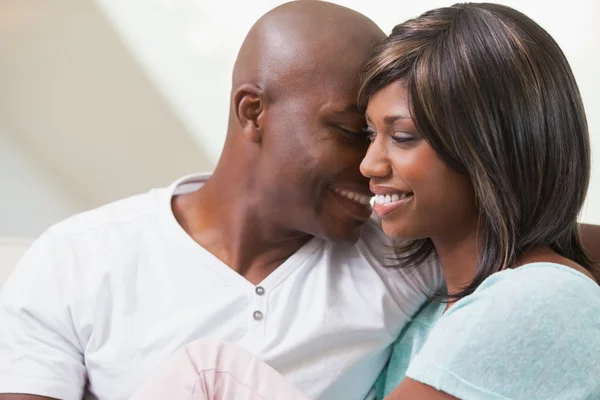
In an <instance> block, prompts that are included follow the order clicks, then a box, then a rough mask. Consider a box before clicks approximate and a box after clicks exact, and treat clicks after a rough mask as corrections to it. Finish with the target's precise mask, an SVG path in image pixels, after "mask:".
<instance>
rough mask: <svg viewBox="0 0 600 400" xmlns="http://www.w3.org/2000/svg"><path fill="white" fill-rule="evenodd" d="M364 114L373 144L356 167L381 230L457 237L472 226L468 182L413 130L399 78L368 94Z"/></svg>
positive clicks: (473, 204) (475, 213) (417, 236)
mask: <svg viewBox="0 0 600 400" xmlns="http://www.w3.org/2000/svg"><path fill="white" fill-rule="evenodd" d="M441 101H443V100H441ZM366 114H367V125H368V130H369V131H370V134H371V145H370V147H369V150H368V152H367V155H366V156H365V158H364V160H363V161H362V163H361V166H360V170H361V172H362V174H363V175H365V176H366V177H368V178H370V179H371V182H370V186H371V191H372V192H373V193H374V194H375V203H374V207H373V208H374V211H375V213H376V214H377V215H378V216H379V217H380V218H381V219H382V223H383V230H384V231H385V233H386V234H387V235H388V236H390V237H393V238H398V239H423V238H432V239H434V240H435V239H436V238H438V237H440V238H441V237H445V238H447V239H452V238H456V239H458V240H459V239H460V238H459V236H461V235H462V234H469V233H471V232H472V230H473V229H476V227H477V220H478V211H477V207H476V201H475V195H474V191H473V187H472V185H471V182H470V180H469V179H468V178H467V177H466V176H465V175H463V174H460V173H458V172H456V171H455V170H454V169H452V168H450V167H449V166H448V165H447V164H446V163H445V162H444V161H443V160H442V158H441V157H440V156H438V154H437V153H436V152H435V151H434V150H433V148H432V147H431V146H430V145H429V143H428V142H427V141H426V140H425V139H424V138H423V137H422V136H421V135H420V134H419V132H418V131H417V130H416V128H415V126H414V123H413V121H412V118H411V114H410V104H409V97H408V93H407V90H406V88H405V86H404V84H403V82H402V81H398V82H395V83H392V84H390V85H388V86H386V87H385V88H383V89H381V90H380V91H378V92H376V93H375V94H374V95H373V96H371V98H370V99H369V104H368V107H367V112H366ZM465 230H466V232H465ZM447 239H446V240H447Z"/></svg>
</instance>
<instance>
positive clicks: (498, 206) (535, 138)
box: [359, 3, 592, 298]
mask: <svg viewBox="0 0 600 400" xmlns="http://www.w3.org/2000/svg"><path fill="white" fill-rule="evenodd" d="M396 81H402V82H403V83H404V84H405V85H406V88H407V92H408V95H409V99H410V103H411V113H412V118H413V120H414V123H415V126H416V128H417V129H418V131H419V132H420V133H421V135H422V136H423V137H424V138H425V140H427V142H428V143H429V144H430V145H431V146H432V148H433V149H435V151H436V152H437V153H438V154H439V155H440V156H441V157H442V158H443V159H444V160H445V161H446V162H447V164H448V165H449V166H450V167H451V168H454V169H455V170H457V171H459V172H461V173H464V174H465V175H466V176H468V178H469V179H470V180H471V182H472V184H473V187H474V190H475V196H476V201H477V204H478V206H479V212H480V218H481V222H482V223H481V228H480V233H481V240H482V241H481V242H480V246H479V247H480V249H481V251H480V254H479V260H478V265H477V267H478V268H477V274H476V276H475V278H474V280H473V281H472V282H471V283H470V284H469V285H467V286H466V287H464V290H462V291H461V292H460V293H457V294H455V295H453V296H452V297H453V298H461V297H464V296H466V295H468V294H470V293H472V292H473V291H474V290H475V289H476V288H477V287H478V286H479V285H480V284H481V283H482V282H483V281H484V280H485V279H486V278H487V277H489V276H490V275H491V274H493V273H495V272H498V271H501V270H503V269H506V268H510V267H512V266H514V265H515V262H516V261H517V260H518V258H519V257H520V256H521V255H522V254H523V253H525V252H526V251H528V250H530V249H532V248H534V247H537V246H543V245H548V246H550V247H551V248H552V249H553V250H554V251H556V252H557V253H559V254H560V255H562V256H564V257H567V258H569V259H571V260H573V261H575V262H577V263H579V264H580V265H582V266H583V267H584V268H586V269H591V268H592V264H591V261H590V259H589V258H588V256H587V255H586V253H585V252H584V250H583V247H582V245H581V241H580V238H579V232H578V227H577V216H578V214H579V212H580V209H581V207H582V205H583V202H584V200H585V196H586V192H587V187H588V182H589V177H590V148H589V137H588V128H587V123H586V118H585V112H584V108H583V104H582V102H581V97H580V94H579V89H578V87H577V84H576V82H575V78H574V77H573V73H572V71H571V68H570V67H569V64H568V62H567V60H566V58H565V55H564V54H563V52H562V51H561V49H560V48H559V46H558V45H557V43H556V42H555V41H554V40H553V39H552V37H551V36H550V35H549V34H548V33H547V32H546V31H545V30H544V29H542V28H541V27H540V26H539V25H538V24H536V23H535V22H534V21H533V20H531V19H530V18H528V17H527V16H525V15H523V14H521V13H520V12H518V11H516V10H514V9H511V8H509V7H506V6H501V5H497V4H489V3H464V4H456V5H454V6H452V7H446V8H439V9H435V10H431V11H428V12H426V13H424V14H422V15H421V16H419V17H417V18H415V19H411V20H409V21H406V22H405V23H403V24H400V25H398V26H396V27H395V28H394V30H393V31H392V34H391V35H390V36H389V37H388V38H387V39H385V40H384V41H383V43H381V44H380V45H379V46H377V47H376V49H375V50H374V53H373V54H372V56H371V58H370V59H369V61H368V62H367V63H366V65H365V67H364V70H363V74H362V82H361V88H360V94H359V102H360V104H362V105H363V106H364V105H365V104H366V102H367V101H368V98H369V97H370V96H371V95H373V94H374V93H376V92H377V91H379V90H380V89H382V88H384V87H385V86H387V85H389V84H390V83H393V82H396ZM399 250H400V251H399V252H398V253H399V257H400V261H401V265H404V266H406V265H408V266H416V265H417V264H418V263H419V262H421V261H423V260H425V259H427V258H428V257H429V256H432V255H434V254H435V249H434V247H433V243H432V241H431V240H430V239H421V240H415V241H412V242H409V243H408V244H406V245H405V246H403V247H402V248H400V249H399Z"/></svg>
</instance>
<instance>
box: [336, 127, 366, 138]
mask: <svg viewBox="0 0 600 400" xmlns="http://www.w3.org/2000/svg"><path fill="white" fill-rule="evenodd" d="M338 129H339V130H340V132H342V133H343V134H344V136H347V137H349V138H351V139H356V140H369V134H368V132H367V131H366V130H365V129H361V130H360V131H359V132H354V131H351V130H348V129H345V128H342V127H341V126H340V127H338Z"/></svg>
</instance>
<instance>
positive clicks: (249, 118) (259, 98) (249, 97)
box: [233, 83, 265, 143]
mask: <svg viewBox="0 0 600 400" xmlns="http://www.w3.org/2000/svg"><path fill="white" fill-rule="evenodd" d="M233 107H234V112H235V118H236V121H237V123H238V125H239V127H240V128H241V130H242V132H243V133H244V135H245V136H246V137H247V138H248V140H250V141H252V142H254V143H260V142H261V141H262V134H263V127H262V126H261V119H262V118H261V116H262V114H263V112H264V108H265V96H264V92H263V91H262V90H261V89H260V88H259V87H258V86H256V85H252V84H249V83H245V84H243V85H241V86H240V87H239V88H238V89H237V90H236V91H235V93H234V94H233Z"/></svg>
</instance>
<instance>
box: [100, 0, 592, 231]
mask: <svg viewBox="0 0 600 400" xmlns="http://www.w3.org/2000/svg"><path fill="white" fill-rule="evenodd" d="M96 1H97V3H98V4H99V5H100V6H101V8H102V9H103V10H104V11H105V13H106V15H107V16H108V17H109V18H110V19H111V20H112V21H113V23H114V24H115V27H116V29H117V30H118V31H119V32H120V33H121V34H122V36H123V38H124V40H125V42H126V43H127V44H128V45H129V47H130V49H132V51H133V52H134V53H135V54H136V56H137V57H138V60H139V61H140V63H141V64H142V65H143V66H144V68H145V70H146V71H147V73H148V75H149V76H150V77H151V79H153V81H154V82H155V84H156V85H157V86H158V87H160V88H161V90H162V92H163V93H164V95H165V97H166V98H167V99H168V101H169V102H170V103H171V104H172V105H173V108H174V110H175V111H176V112H177V113H178V115H179V117H180V118H181V119H182V121H185V123H186V125H187V126H188V127H189V128H190V131H191V132H192V133H193V134H195V135H196V137H197V138H198V140H199V142H200V143H201V144H202V146H203V148H204V149H206V151H207V153H208V156H209V158H210V159H211V160H212V162H213V163H214V162H216V160H217V159H218V156H219V153H220V150H221V147H222V145H223V142H224V135H225V129H226V123H227V112H228V101H229V91H230V74H231V70H232V66H233V62H234V60H235V57H236V54H237V51H238V48H239V46H240V44H241V43H242V40H243V38H244V36H245V34H246V32H247V31H248V30H249V29H250V27H251V25H252V24H253V23H254V21H255V20H256V19H257V18H259V17H260V16H261V15H262V14H263V13H265V12H266V11H268V10H269V9H271V8H273V7H274V6H276V5H279V4H282V3H284V1H278V0H255V1H242V0H224V1H220V2H209V1H198V0H129V1H121V0H96ZM330 1H333V2H335V3H338V4H341V5H345V6H347V7H350V8H353V9H355V10H357V11H360V12H362V13H364V14H365V15H367V16H369V17H370V18H371V19H373V20H374V21H375V22H376V23H377V24H379V26H381V28H382V29H383V30H384V31H385V32H388V33H389V32H390V31H391V29H392V27H393V26H394V25H396V24H397V23H400V22H402V21H403V20H405V19H407V18H411V17H414V16H417V15H419V14H420V13H422V12H424V11H426V10H428V9H431V8H435V7H440V6H446V5H450V4H453V3H454V2H455V1H453V0H446V1H442V0H419V1H411V0H404V1H399V0H371V1H365V0H330ZM496 2H498V3H503V4H506V5H509V6H512V7H515V8H517V9H518V10H520V11H522V12H524V13H526V14H527V15H529V16H530V17H532V18H533V19H535V20H536V21H537V22H538V23H540V24H541V25H542V26H543V27H544V28H545V29H547V30H548V31H549V32H550V34H552V35H553V36H554V38H555V39H556V40H557V41H558V43H559V44H560V45H561V46H562V48H563V50H564V52H565V54H566V55H567V57H568V59H569V60H570V62H571V65H572V68H573V70H574V72H575V76H576V78H577V80H578V82H579V85H580V88H581V92H582V96H583V101H584V104H585V106H586V108H587V113H588V118H589V125H590V132H591V136H592V146H593V157H594V160H596V159H598V158H600V77H599V76H598V73H597V71H600V48H599V45H598V41H599V40H600V24H598V22H597V19H598V17H600V1H597V0H570V1H568V2H550V1H546V0H498V1H496ZM582 219H583V220H584V221H588V222H594V223H597V224H600V161H598V162H595V163H594V166H593V176H592V183H591V187H590V191H589V196H588V201H587V204H586V206H585V210H584V213H583V216H582Z"/></svg>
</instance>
